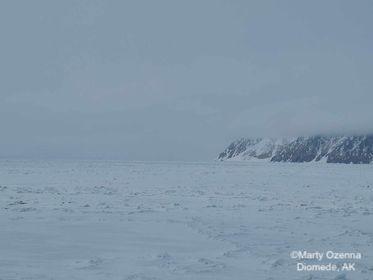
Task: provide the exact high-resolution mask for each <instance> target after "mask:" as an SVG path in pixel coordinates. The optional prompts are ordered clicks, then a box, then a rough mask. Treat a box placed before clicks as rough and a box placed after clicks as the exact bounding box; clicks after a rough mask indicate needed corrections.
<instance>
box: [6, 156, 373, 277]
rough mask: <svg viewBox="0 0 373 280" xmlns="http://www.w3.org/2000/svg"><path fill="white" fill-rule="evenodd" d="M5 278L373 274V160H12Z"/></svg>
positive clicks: (8, 169)
mask: <svg viewBox="0 0 373 280" xmlns="http://www.w3.org/2000/svg"><path fill="white" fill-rule="evenodd" d="M294 250H296V251H308V252H316V251H318V252H321V253H326V252H327V251H333V252H342V253H349V252H355V253H361V254H362V257H361V259H327V258H326V256H324V258H323V259H322V260H321V261H318V260H316V259H314V260H298V259H292V258H290V253H291V252H292V251H294ZM298 262H301V263H305V264H308V265H309V264H318V265H320V264H328V263H332V264H336V265H338V267H341V265H342V264H343V263H355V269H356V270H355V271H342V270H340V271H335V272H319V271H297V263H298ZM0 279H1V280H5V279H6V280H11V279H37V280H44V279H64V280H65V279H69V280H70V279H87V280H95V279H100V280H101V279H104V280H105V279H109V280H110V279H120V280H158V279H162V280H167V279H172V280H174V279H176V280H178V279H180V280H183V279H188V280H189V279H190V280H198V279H213V280H219V279H229V280H236V279H237V280H241V279H242V280H261V279H267V280H269V279H280V280H281V279H284V280H289V279H309V280H311V279H340V280H342V279H359V280H364V279H367V280H368V279H369V280H370V279H373V165H344V164H285V163H250V162H248V163H238V162H230V163H227V162H224V163H218V162H216V163H126V162H120V161H5V160H2V161H0Z"/></svg>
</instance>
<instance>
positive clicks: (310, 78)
mask: <svg viewBox="0 0 373 280" xmlns="http://www.w3.org/2000/svg"><path fill="white" fill-rule="evenodd" d="M372 14H373V3H372V2H371V1H358V2H353V1H281V2H279V1H215V0H214V1H212V0H211V1H171V0H170V1H22V2H21V1H2V2H1V3H0V29H1V34H2V43H1V49H0V50H1V51H0V59H1V64H0V71H1V83H0V125H1V128H2V133H1V140H0V144H1V149H0V156H1V157H10V158H12V157H24V158H28V157H31V158H33V157H42V158H120V159H125V160H210V159H213V158H215V156H216V154H217V153H218V152H220V151H221V150H222V149H223V148H224V147H225V146H226V144H228V143H229V142H230V141H231V140H234V139H236V138H239V137H242V136H245V137H251V136H253V137H257V136H275V137H277V136H288V135H312V134H323V133H325V134H359V133H361V134H363V133H371V132H373V124H372V118H373V110H372V104H373V94H372V89H373V80H372V78H371V75H372V69H373V56H372V49H373V37H372V36H371V27H372V26H373V19H372V16H371V15H372Z"/></svg>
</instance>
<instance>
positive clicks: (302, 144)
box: [218, 135, 373, 163]
mask: <svg viewBox="0 0 373 280" xmlns="http://www.w3.org/2000/svg"><path fill="white" fill-rule="evenodd" d="M252 158H257V159H267V160H270V161H273V162H310V161H320V160H325V161H326V162H328V163H371V162H372V161H373V135H362V136H311V137H297V138H294V139H272V138H267V139H261V138H259V139H247V138H242V139H240V140H237V141H235V142H233V143H232V144H230V145H229V146H228V148H227V149H226V150H225V151H224V152H222V153H221V154H220V155H219V157H218V159H219V160H227V159H241V160H246V159H252Z"/></svg>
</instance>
